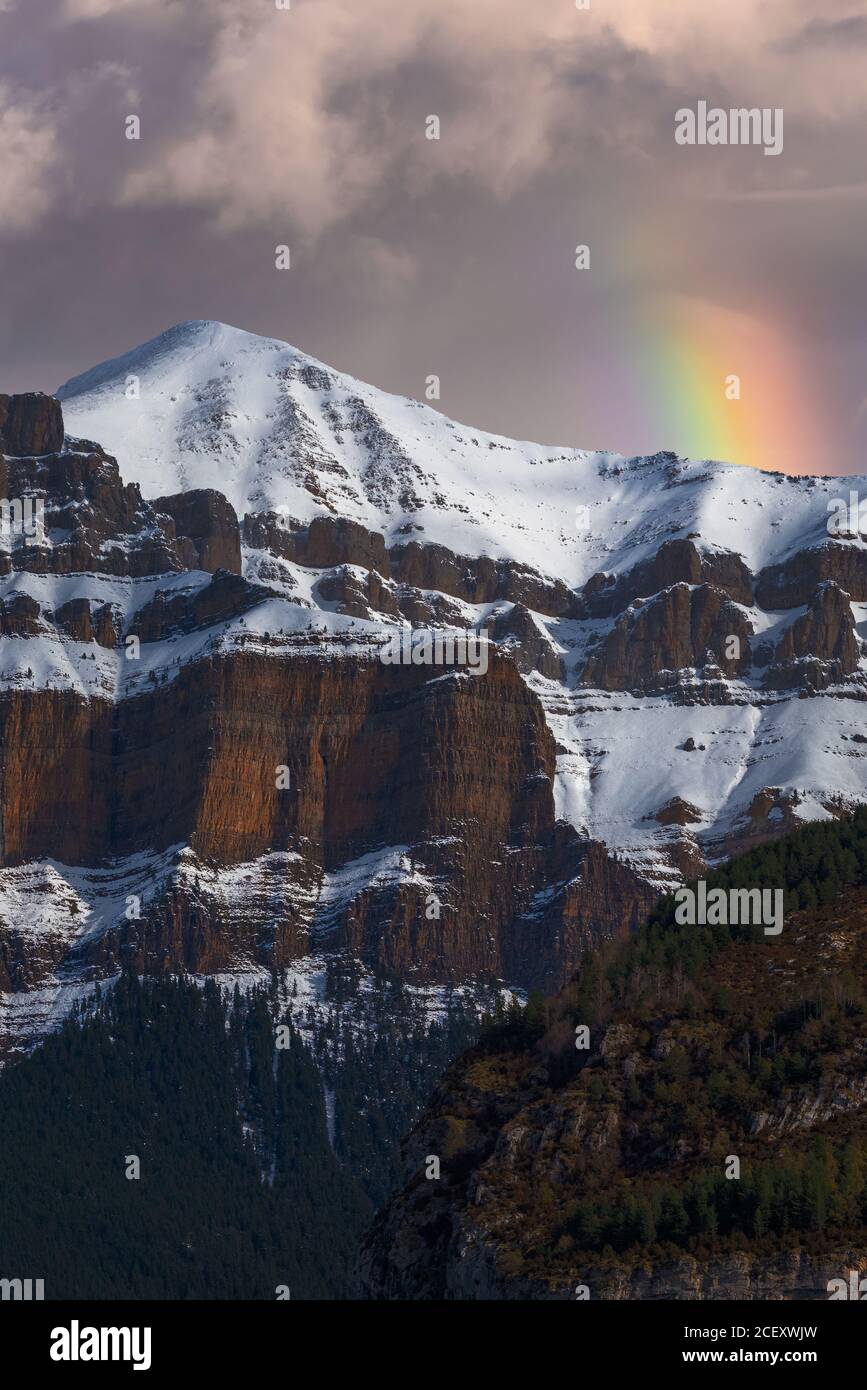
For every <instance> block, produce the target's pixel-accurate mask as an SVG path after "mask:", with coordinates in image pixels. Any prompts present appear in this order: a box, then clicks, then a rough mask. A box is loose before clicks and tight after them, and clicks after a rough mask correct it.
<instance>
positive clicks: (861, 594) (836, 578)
mask: <svg viewBox="0 0 867 1390" xmlns="http://www.w3.org/2000/svg"><path fill="white" fill-rule="evenodd" d="M827 580H832V581H833V582H834V583H835V584H837V585H838V586H839V587H840V588H841V589H843V590H845V592H846V593H847V594H849V595H850V596H851V597H852V598H853V599H854V601H855V602H856V603H864V602H865V601H867V545H865V544H863V543H862V542H860V541H849V542H844V541H832V540H828V541H826V542H824V544H822V545H817V546H812V547H809V548H808V549H806V550H798V551H796V552H795V554H794V555H791V556H789V558H788V559H787V560H785V561H783V563H782V564H779V565H768V566H767V567H766V568H765V569H763V570H762V571H761V573H760V574H759V576H758V578H757V580H756V602H757V603H758V604H759V605H760V606H761V607H762V608H767V609H770V610H771V611H775V610H777V609H781V608H800V607H801V605H802V604H804V603H810V602H811V600H812V598H813V595H814V594H815V592H816V588H817V586H818V585H820V584H823V583H825V582H826V581H827Z"/></svg>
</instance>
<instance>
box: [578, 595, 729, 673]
mask: <svg viewBox="0 0 867 1390" xmlns="http://www.w3.org/2000/svg"><path fill="white" fill-rule="evenodd" d="M751 632H752V628H751V625H750V623H749V620H748V619H747V617H746V615H745V614H744V613H743V611H742V610H741V609H740V608H739V607H738V606H737V605H736V604H734V603H732V601H731V599H730V598H729V597H728V595H727V594H725V593H724V592H723V591H722V590H721V589H715V588H713V587H712V586H711V585H709V584H702V585H699V586H698V587H697V588H691V587H690V586H689V585H687V584H675V585H674V586H673V587H672V588H670V589H666V590H665V591H664V592H663V593H661V594H658V595H657V596H656V597H655V598H653V599H650V600H649V601H647V602H646V603H642V602H641V601H638V602H636V603H635V604H633V606H632V607H631V608H630V609H629V610H628V611H627V612H626V613H624V614H623V615H622V616H621V617H620V618H618V619H617V621H616V623H615V624H614V627H613V628H612V630H611V631H610V633H609V634H608V636H607V637H605V638H604V639H603V640H602V641H601V642H600V643H599V645H598V647H596V648H594V649H592V650H591V652H590V655H589V657H588V660H587V663H586V665H585V667H584V671H583V673H582V677H581V679H582V683H583V684H584V685H589V686H594V687H596V688H598V689H600V690H635V689H638V690H647V689H652V688H654V686H656V685H658V680H659V676H660V673H662V672H672V671H677V670H680V669H682V668H685V667H702V666H705V665H706V664H707V663H709V662H710V663H712V664H713V665H714V666H717V667H719V668H720V669H721V670H722V671H723V672H725V673H726V674H727V675H737V673H738V672H739V671H740V670H741V669H742V668H743V667H744V666H745V665H746V664H747V663H748V648H749V638H750V636H751ZM730 638H735V639H736V642H735V644H731V643H730ZM729 650H731V651H732V652H734V653H736V654H735V655H732V656H729V655H728V651H729Z"/></svg>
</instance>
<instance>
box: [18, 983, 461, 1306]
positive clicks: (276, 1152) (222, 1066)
mask: <svg viewBox="0 0 867 1390" xmlns="http://www.w3.org/2000/svg"><path fill="white" fill-rule="evenodd" d="M404 1003H405V1004H406V1001H404ZM408 1010H409V1005H408V1004H407V1005H406V1007H403V1008H402V1007H401V997H400V992H399V991H398V992H397V995H395V993H394V991H391V990H390V989H385V990H384V992H383V994H382V997H381V998H378V1002H377V1005H376V1008H375V1010H374V1013H373V1016H372V1019H371V1020H370V1021H369V1023H368V1024H367V1025H366V1026H365V1027H362V1026H360V1025H358V1024H356V1026H355V1027H353V1026H352V1025H351V1024H350V1023H349V1022H346V1023H345V1024H344V1026H343V1028H341V1027H340V1025H339V1024H338V1023H336V1022H334V1021H333V1020H332V1021H329V1022H327V1023H326V1024H324V1025H322V1026H321V1028H320V1030H319V1032H318V1035H317V1036H316V1038H315V1042H314V1047H313V1050H311V1048H310V1047H309V1046H308V1045H307V1044H306V1043H305V1042H303V1041H302V1039H301V1036H300V1034H299V1033H298V1031H297V1030H296V1029H295V1028H294V1027H293V1026H292V1024H291V1023H288V1022H287V1023H285V1032H284V1033H283V1034H282V1035H281V1046H280V1047H275V1036H276V1030H277V1027H278V1024H279V1023H280V1021H281V1020H282V1019H283V1014H282V1011H281V1009H280V1008H279V1006H278V1004H277V997H276V991H275V990H274V989H271V990H268V989H264V988H259V989H257V990H254V991H253V992H252V993H251V994H241V993H240V992H239V991H238V990H237V989H236V990H235V993H234V997H227V996H226V995H225V994H224V993H221V991H220V989H219V988H218V987H217V985H216V984H214V983H213V982H208V983H206V984H205V985H204V986H203V987H202V986H200V985H196V984H193V983H191V982H189V981H186V980H183V979H178V978H163V979H158V980H155V979H146V980H140V979H138V978H137V977H136V976H134V975H126V976H123V977H122V978H121V980H120V981H119V982H118V984H117V985H116V986H115V987H114V988H113V989H110V990H107V991H104V992H102V993H97V995H96V996H95V998H94V999H93V1000H92V1001H91V1002H90V1003H89V1004H88V1005H87V1006H83V1007H81V1008H79V1009H78V1010H76V1012H75V1014H74V1015H73V1016H71V1017H70V1018H69V1019H68V1020H67V1021H66V1023H65V1024H64V1026H63V1027H62V1029H61V1030H60V1032H59V1033H57V1034H55V1035H53V1036H49V1037H47V1038H46V1039H45V1041H44V1043H43V1044H42V1045H41V1046H40V1047H39V1048H37V1050H36V1051H35V1052H34V1053H33V1055H32V1056H30V1057H29V1058H27V1059H26V1060H24V1061H21V1062H19V1063H17V1064H15V1065H12V1066H10V1067H7V1068H6V1070H4V1071H3V1072H2V1073H0V1114H2V1116H3V1123H2V1128H0V1172H2V1173H3V1201H2V1203H0V1252H2V1263H3V1268H4V1270H12V1271H20V1272H21V1274H22V1276H23V1277H28V1275H30V1276H32V1277H38V1278H43V1279H44V1280H45V1297H46V1298H47V1299H49V1298H75V1299H78V1298H83V1299H117V1298H160V1299H187V1298H205V1299H274V1298H277V1297H287V1296H289V1297H291V1298H303V1299H311V1298H312V1299H316V1298H340V1297H346V1296H348V1295H349V1293H350V1283H349V1274H350V1269H351V1264H352V1260H353V1258H354V1254H355V1249H356V1246H357V1242H358V1239H359V1236H360V1235H361V1232H362V1230H363V1229H364V1227H365V1226H366V1224H367V1223H368V1222H369V1220H370V1218H371V1216H372V1214H373V1210H374V1204H375V1203H378V1202H379V1201H381V1200H382V1199H383V1198H384V1197H385V1196H386V1195H387V1191H388V1187H389V1184H390V1183H391V1182H392V1181H393V1180H394V1177H395V1175H396V1171H397V1167H396V1165H397V1143H398V1140H399V1138H400V1135H401V1132H402V1131H403V1130H404V1129H405V1128H408V1126H409V1124H410V1123H411V1120H412V1118H413V1115H414V1114H415V1112H416V1110H417V1109H418V1107H419V1106H420V1104H421V1103H422V1102H423V1101H424V1099H425V1098H426V1096H427V1093H428V1091H429V1090H430V1089H431V1088H432V1085H433V1082H434V1081H435V1079H436V1077H437V1076H438V1075H439V1074H440V1073H441V1072H442V1070H443V1068H444V1067H445V1065H446V1064H447V1062H448V1060H449V1058H450V1056H451V1055H454V1053H455V1052H456V1051H458V1050H460V1048H461V1047H462V1046H463V1045H465V1044H466V1043H467V1042H469V1041H471V1039H472V1037H473V1036H474V1032H475V1024H474V1021H473V1017H472V1015H471V1014H470V1013H468V1012H466V1011H462V1010H461V1008H460V1006H459V1005H458V1006H456V1007H455V1009H453V1010H452V1011H451V1012H450V1013H449V1016H448V1018H447V1019H446V1021H445V1022H444V1023H442V1024H434V1025H433V1027H430V1028H429V1027H427V1026H426V1025H425V1024H423V1023H422V1022H421V1021H420V1020H419V1019H418V1018H416V1017H414V1016H412V1015H411V1011H408ZM386 1014H387V1019H386ZM377 1019H379V1023H377ZM379 1024H381V1027H380V1026H379ZM341 1048H342V1049H344V1050H345V1053H346V1056H345V1066H342V1067H341V1066H339V1065H338V1062H337V1054H338V1051H339V1050H340V1049H341ZM316 1053H318V1060H317V1058H316V1056H315V1055H314V1054H316ZM320 1068H322V1070H321V1071H320ZM323 1074H324V1076H325V1084H326V1086H329V1088H330V1089H331V1093H332V1095H333V1104H334V1132H333V1141H334V1144H333V1147H332V1143H331V1142H330V1141H329V1131H328V1118H327V1115H326V1104H325V1092H324V1090H323ZM135 1159H138V1161H139V1163H138V1172H139V1176H138V1177H136V1176H127V1173H128V1172H129V1173H134V1172H135V1165H134V1163H133V1160H135Z"/></svg>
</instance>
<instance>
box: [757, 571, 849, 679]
mask: <svg viewBox="0 0 867 1390" xmlns="http://www.w3.org/2000/svg"><path fill="white" fill-rule="evenodd" d="M859 655H860V652H859V650H858V640H857V638H856V636H855V624H854V621H853V619H852V609H851V606H850V598H849V595H848V594H847V593H844V591H843V590H842V589H841V588H840V586H839V584H836V583H835V582H834V581H833V580H827V581H826V582H825V583H823V584H820V585H819V587H818V589H817V590H816V592H815V594H814V595H813V597H812V599H811V602H810V606H809V608H808V610H807V612H806V613H804V614H803V615H802V616H801V617H800V618H797V619H796V620H795V622H794V623H792V626H791V627H789V628H787V629H786V631H785V632H784V634H783V636H782V637H781V638H780V641H779V643H778V644H777V649H776V651H775V652H774V660H775V661H792V660H796V659H797V658H798V657H800V656H815V657H818V659H819V660H820V661H838V662H839V663H840V669H841V671H842V672H843V674H844V675H849V673H850V672H852V671H854V670H855V668H856V666H857V665H858V657H859Z"/></svg>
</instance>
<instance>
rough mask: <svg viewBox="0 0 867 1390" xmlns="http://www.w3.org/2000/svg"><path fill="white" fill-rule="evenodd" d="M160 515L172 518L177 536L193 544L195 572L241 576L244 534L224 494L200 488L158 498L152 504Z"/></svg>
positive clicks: (192, 566)
mask: <svg viewBox="0 0 867 1390" xmlns="http://www.w3.org/2000/svg"><path fill="white" fill-rule="evenodd" d="M151 505H152V507H153V508H154V510H155V511H156V512H159V513H160V514H161V515H166V516H169V517H171V519H172V522H173V523H174V529H175V535H176V536H177V537H178V538H184V539H187V540H190V541H192V544H193V550H194V552H195V559H194V561H193V563H192V565H191V566H190V568H192V569H201V570H206V571H207V572H208V573H209V574H214V573H215V572H216V571H217V570H219V569H223V570H228V571H229V572H230V573H231V574H240V573H241V532H240V527H239V526H238V517H237V515H236V513H235V508H234V507H233V506H232V504H231V503H230V502H228V501H227V500H226V498H225V497H224V496H223V494H222V493H221V492H215V491H214V489H213V488H196V489H193V490H192V491H191V492H179V493H175V494H174V495H173V496H171V497H157V498H155V499H154V501H153V502H152V503H151Z"/></svg>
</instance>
